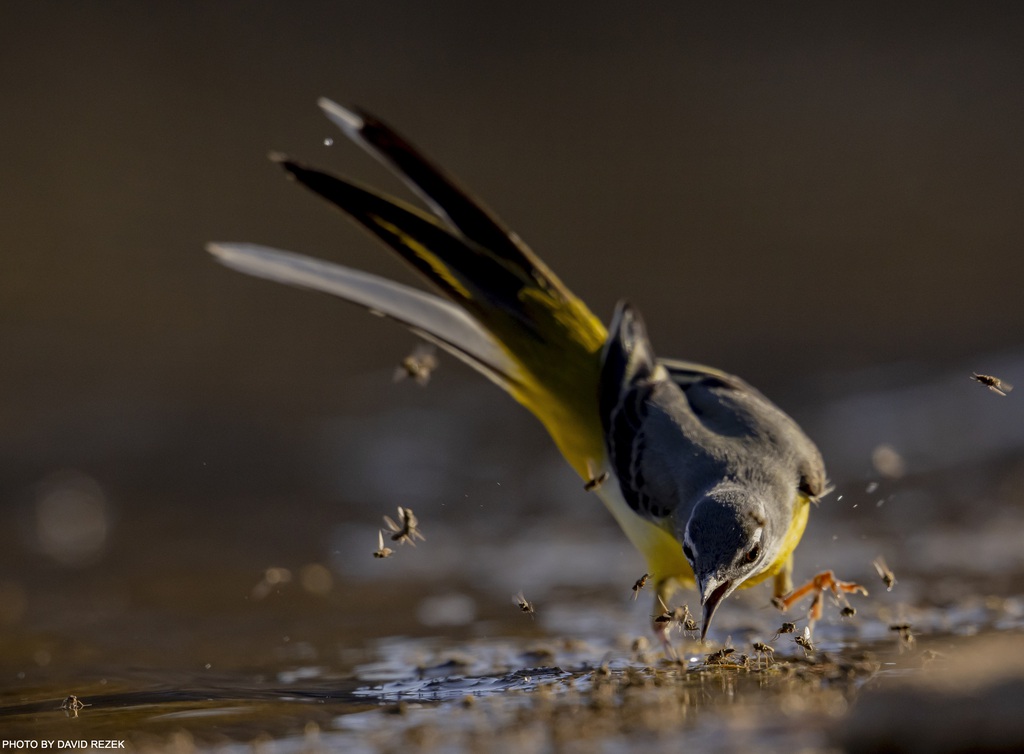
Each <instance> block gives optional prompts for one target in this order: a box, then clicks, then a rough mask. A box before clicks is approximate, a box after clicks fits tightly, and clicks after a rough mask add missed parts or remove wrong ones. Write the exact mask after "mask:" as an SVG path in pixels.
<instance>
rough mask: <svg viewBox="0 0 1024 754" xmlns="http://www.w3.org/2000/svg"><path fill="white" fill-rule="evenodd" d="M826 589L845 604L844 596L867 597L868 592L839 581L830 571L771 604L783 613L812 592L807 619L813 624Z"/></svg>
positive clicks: (848, 582)
mask: <svg viewBox="0 0 1024 754" xmlns="http://www.w3.org/2000/svg"><path fill="white" fill-rule="evenodd" d="M826 589H831V590H832V593H833V594H834V595H835V596H836V598H837V599H839V601H840V602H843V603H846V597H845V596H844V595H846V594H856V593H858V592H859V593H860V594H863V595H865V596H867V593H868V590H867V589H865V588H864V587H862V586H861V585H860V584H854V583H853V582H852V581H840V580H839V579H837V578H836V576H835V574H834V573H832V571H823V572H821V573H819V574H818V575H817V576H815V577H814V578H813V579H811V580H810V581H808V582H807V583H806V584H804V585H803V586H800V587H797V588H796V589H794V590H793V591H792V592H790V593H789V594H787V595H786V596H785V597H776V598H775V599H774V600H773V601H772V602H773V603H774V604H775V606H776V607H777V608H779V609H780V610H783V611H785V610H789V608H791V607H792V606H793V604H794V603H796V602H797V601H798V600H800V599H802V598H803V597H805V596H806V595H807V594H809V593H811V592H814V601H813V602H812V603H811V611H810V614H809V618H810V620H811V622H812V623H813V622H815V621H817V620H818V619H819V618H821V611H822V599H821V596H822V594H823V593H824V592H825V590H826Z"/></svg>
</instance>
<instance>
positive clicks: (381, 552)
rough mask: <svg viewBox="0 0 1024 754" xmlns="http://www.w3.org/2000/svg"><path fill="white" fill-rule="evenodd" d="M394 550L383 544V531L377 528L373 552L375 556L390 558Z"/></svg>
mask: <svg viewBox="0 0 1024 754" xmlns="http://www.w3.org/2000/svg"><path fill="white" fill-rule="evenodd" d="M394 552H395V551H394V550H392V549H391V548H390V547H385V546H384V532H383V531H381V530H380V529H377V549H376V550H374V552H373V557H375V558H390V557H391V556H392V555H393V554H394Z"/></svg>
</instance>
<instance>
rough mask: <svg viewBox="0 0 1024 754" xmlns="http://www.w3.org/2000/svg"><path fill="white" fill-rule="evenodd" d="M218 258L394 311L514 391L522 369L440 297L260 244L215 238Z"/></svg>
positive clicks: (210, 247) (242, 269) (276, 278)
mask: <svg viewBox="0 0 1024 754" xmlns="http://www.w3.org/2000/svg"><path fill="white" fill-rule="evenodd" d="M206 248H207V251H209V252H210V253H211V254H213V255H214V257H216V258H217V260H218V261H219V262H221V263H222V264H224V265H226V266H228V267H231V268H233V269H236V270H239V271H240V272H245V273H248V274H249V275H254V276H256V277H261V278H265V279H267V280H273V281H275V282H278V283H286V284H288V285H295V286H299V287H302V288H309V289H312V290H316V291H322V292H324V293H330V294H332V295H334V296H338V297H340V298H343V299H345V300H347V301H351V302H353V303H355V304H359V305H360V306H363V307H365V308H366V309H368V310H370V311H371V312H374V313H376V314H382V315H384V316H386V317H390V318H391V319H394V320H396V321H398V322H401V323H402V324H403V325H406V326H407V327H408V328H409V329H410V330H412V331H413V332H414V333H416V334H417V335H419V336H420V337H422V338H424V339H426V340H429V341H431V342H433V343H436V344H437V345H438V346H440V347H441V348H443V349H445V350H446V351H448V352H449V353H451V354H453V355H454V356H456V357H458V358H459V359H461V360H462V361H464V362H466V363H467V364H469V365H470V366H472V367H473V368H474V369H476V370H477V371H479V372H480V373H482V374H483V375H484V376H486V377H487V378H488V379H490V380H491V381H493V382H494V383H496V384H497V385H498V386H500V387H501V388H503V389H505V390H507V391H509V392H510V393H514V392H515V390H516V389H518V386H519V385H520V384H521V383H522V380H523V375H522V370H521V369H520V368H519V366H518V365H517V364H516V362H515V361H513V360H512V359H511V358H509V356H508V354H507V353H506V351H505V350H504V349H502V348H501V347H500V346H499V345H498V344H497V342H495V340H494V337H493V336H492V335H491V334H490V333H488V332H487V331H486V330H484V329H483V328H482V327H481V326H480V325H479V324H478V323H477V322H476V321H475V320H474V319H473V318H472V317H470V316H469V315H467V314H466V312H465V311H463V310H462V309H460V308H458V307H457V306H455V305H454V304H451V303H449V302H447V301H445V300H444V299H442V298H439V297H437V296H434V295H431V294H429V293H424V292H423V291H419V290H416V289H415V288H410V287H408V286H405V285H401V284H399V283H395V282H392V281H390V280H386V279H384V278H381V277H378V276H376V275H371V274H369V273H366V272H360V271H359V270H353V269H350V268H348V267H343V266H341V265H338V264H332V263H330V262H324V261H322V260H319V259H312V258H310V257H305V256H302V255H299V254H292V253H291V252H287V251H281V250H279V249H271V248H269V247H266V246H258V245H256V244H240V243H211V244H208V245H207V247H206Z"/></svg>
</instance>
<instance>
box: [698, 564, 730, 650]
mask: <svg viewBox="0 0 1024 754" xmlns="http://www.w3.org/2000/svg"><path fill="white" fill-rule="evenodd" d="M731 591H732V582H731V581H728V580H726V581H719V580H718V579H716V578H715V577H714V576H711V577H709V578H708V580H707V581H705V582H703V583H702V584H701V590H700V604H701V605H702V606H703V607H704V624H703V625H702V626H701V627H700V640H701V641H704V637H705V636H707V633H708V628H710V626H711V619H712V618H713V617H714V615H715V610H717V609H718V605H719V604H720V603H721V601H722V600H724V599H725V597H726V595H727V594H729V593H730V592H731Z"/></svg>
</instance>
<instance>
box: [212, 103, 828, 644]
mask: <svg viewBox="0 0 1024 754" xmlns="http://www.w3.org/2000/svg"><path fill="white" fill-rule="evenodd" d="M318 104H319V106H320V108H321V109H322V111H323V112H324V114H325V115H326V116H327V118H328V119H329V120H330V121H332V122H333V123H334V124H335V125H336V126H338V127H339V128H340V129H341V131H342V133H344V134H345V136H347V137H348V138H349V139H350V140H351V141H352V142H354V143H355V144H357V145H358V146H359V147H361V148H362V149H364V150H365V151H366V152H368V153H369V154H370V155H372V156H373V157H375V158H376V159H377V160H378V161H380V162H381V163H383V164H384V165H385V166H386V167H388V168H390V169H391V170H392V171H393V172H394V173H396V174H397V175H398V176H399V177H400V178H401V179H402V180H403V181H404V182H405V184H406V185H407V186H408V187H409V188H410V189H411V190H412V192H413V193H414V194H416V195H417V196H418V197H419V198H420V199H421V200H422V201H423V202H424V204H425V205H426V207H427V210H424V209H421V208H419V207H417V206H415V205H413V204H411V203H409V202H406V201H403V200H401V199H397V198H394V197H392V196H389V195H387V194H384V193H381V192H378V191H376V190H373V189H370V188H367V187H365V186H363V185H360V184H357V183H356V182H354V181H351V180H348V179H345V178H342V177H339V176H336V175H333V174H331V173H328V172H326V171H323V170H320V169H318V168H316V167H313V166H310V165H307V164H305V163H303V162H300V161H298V160H295V159H292V158H291V157H289V156H286V155H283V154H280V153H271V155H270V157H271V159H272V160H273V161H275V162H277V163H278V164H280V166H281V167H282V168H283V169H284V170H285V171H286V172H287V174H288V175H289V176H290V177H291V178H292V179H294V180H295V181H297V182H298V183H299V184H301V185H302V186H304V187H306V188H307V189H309V190H311V191H312V192H313V193H315V194H317V195H319V196H320V197H321V198H323V199H324V200H326V201H327V202H328V203H329V204H331V205H333V206H334V207H335V208H336V209H338V210H340V211H341V212H342V213H343V214H345V215H347V216H348V218H349V219H350V220H352V221H354V222H355V223H356V224H358V225H360V226H362V228H364V229H365V230H366V231H368V232H369V233H370V234H371V235H372V236H375V237H376V238H377V239H378V240H379V241H382V242H383V243H384V244H385V245H386V246H388V247H390V248H391V249H392V250H393V251H394V252H396V253H397V254H398V256H399V257H400V258H401V259H403V260H404V261H405V262H407V263H408V264H409V265H411V266H412V267H413V268H414V269H415V270H417V271H418V272H419V273H420V274H421V275H422V276H423V277H424V278H426V280H427V281H429V283H431V284H432V285H433V286H434V287H435V288H436V289H437V291H438V293H437V294H435V293H428V292H426V291H424V290H421V289H418V288H413V287H410V286H406V285H403V284H400V283H397V282H394V281H391V280H388V279H386V278H383V277H380V276H376V275H372V274H370V273H366V272H363V271H360V270H355V269H352V268H349V267H345V266H343V265H339V264H336V263H333V262H328V261H325V260H321V259H314V258H311V257H308V256H303V255H300V254H295V253H293V252H289V251H283V250H280V249H275V248H270V247H267V246H262V245H259V244H252V243H223V242H212V243H210V244H208V245H207V250H208V251H209V252H210V253H211V254H212V255H213V256H214V257H215V258H216V259H217V261H219V262H221V263H222V264H224V265H226V266H227V267H230V268H233V269H235V270H238V271H241V272H244V273H247V274H250V275H254V276H257V277H262V278H266V279H269V280H272V281H275V282H279V283H285V284H290V285H294V286H298V287H302V288H307V289H313V290H316V291H320V292H325V293H328V294H332V295H334V296H338V297H340V298H342V299H346V300H348V301H350V302H352V303H355V304H358V305H360V306H362V307H364V308H365V309H368V310H370V311H371V312H372V313H374V314H378V315H384V316H386V317H390V318H392V319H394V320H397V321H398V322H399V323H401V324H403V325H405V326H406V327H407V328H408V329H410V330H411V331H412V332H413V333H414V334H416V335H418V336H420V337H421V338H423V339H424V340H426V341H428V342H431V343H433V344H434V345H436V346H438V347H439V348H441V349H443V350H444V351H447V352H448V353H450V354H452V355H453V356H455V357H456V358H458V359H460V360H461V361H463V362H465V363H466V364H468V365H469V366H470V367H472V368H473V369H475V370H477V371H478V372H480V373H481V374H483V375H484V376H485V377H486V378H488V379H489V380H490V381H491V382H493V383H495V384H496V385H498V387H500V388H502V389H503V390H505V391H506V392H507V393H508V394H509V395H511V397H512V398H514V399H515V400H516V401H518V402H519V403H520V404H522V405H523V406H524V407H525V408H526V409H528V410H529V411H530V412H531V413H532V414H533V415H534V416H535V417H536V418H537V419H539V420H540V422H541V424H543V426H544V427H545V428H546V429H547V431H548V433H549V434H550V435H551V438H552V440H553V441H554V444H555V446H556V447H557V448H558V450H559V451H560V452H561V454H562V455H563V456H564V458H565V460H566V461H567V462H568V463H569V465H570V466H571V467H572V469H573V470H574V471H575V472H576V473H577V474H578V475H579V476H580V478H581V479H582V480H583V481H584V482H585V483H586V486H587V489H590V490H592V491H593V493H594V494H596V495H597V496H598V497H599V498H600V499H601V500H602V502H603V503H604V505H605V507H606V508H607V509H608V511H610V513H611V515H612V516H613V517H614V518H615V520H616V521H617V523H618V524H619V526H620V527H621V528H622V530H623V532H624V533H625V535H626V537H627V538H628V539H629V540H630V541H631V542H632V544H633V545H634V546H635V547H636V548H637V549H638V550H639V551H640V553H641V554H642V555H643V557H644V559H645V560H646V562H647V572H648V573H649V574H650V576H651V578H652V580H653V583H654V585H655V589H654V592H655V604H656V605H657V604H658V603H659V602H661V603H662V604H664V603H665V602H666V601H667V600H668V598H669V597H670V596H671V594H672V593H673V592H675V591H676V590H677V589H679V588H681V587H682V588H696V590H697V594H698V596H699V598H700V602H701V606H702V626H701V640H702V641H703V640H704V638H705V636H706V635H707V633H708V630H709V627H710V625H711V623H712V619H713V617H714V615H715V614H716V611H717V609H718V607H719V606H720V605H721V604H722V602H723V601H724V600H725V599H726V598H727V597H729V596H730V595H731V594H732V593H733V592H734V591H735V590H737V589H739V588H747V587H751V586H754V585H756V584H760V583H762V582H765V581H767V580H769V579H770V580H771V582H772V586H773V594H774V595H775V597H776V598H777V604H784V605H785V606H786V607H788V606H789V604H790V603H789V602H786V596H787V595H791V596H792V598H793V599H796V598H797V597H800V596H802V595H804V594H806V593H807V592H808V591H809V590H811V589H814V590H817V591H818V592H819V593H820V591H821V590H822V589H824V588H834V589H835V588H843V587H845V586H848V585H847V584H846V582H839V581H837V580H835V579H829V578H822V577H823V574H819V575H818V576H817V577H815V578H816V579H817V580H816V581H814V580H812V582H809V583H808V584H807V585H805V586H804V587H802V590H803V591H799V590H793V588H792V586H793V585H792V577H791V574H792V571H793V551H794V549H795V548H796V546H797V544H798V543H799V541H800V539H801V537H802V535H803V532H804V528H805V526H806V524H807V520H808V515H809V510H810V508H811V506H812V504H814V503H817V502H818V501H819V500H820V498H822V497H823V496H824V495H825V494H826V493H827V492H828V491H829V490H830V485H829V483H828V480H827V476H826V473H825V466H824V461H823V459H822V456H821V453H820V452H819V451H818V448H817V447H816V446H815V444H814V443H813V442H812V441H811V439H810V438H809V437H808V436H807V435H806V434H805V433H804V432H803V430H802V429H801V428H800V427H799V426H798V425H797V423H796V422H795V421H794V420H793V419H792V418H790V417H789V416H788V415H787V414H786V413H784V412H783V411H782V410H781V409H780V408H778V407H777V406H776V405H775V404H774V403H772V402H771V401H770V400H768V398H766V397H765V396H764V395H762V394H761V392H759V391H758V390H756V389H755V388H754V387H752V386H751V385H749V384H748V383H747V382H745V381H744V380H742V379H740V378H739V377H736V376H733V375H731V374H728V373H726V372H724V371H721V370H719V369H716V368H713V367H709V366H704V365H701V364H697V363H693V362H688V361H681V360H675V359H665V358H659V357H658V356H656V354H655V350H654V347H653V345H652V343H651V340H650V338H649V336H648V333H647V329H646V326H645V323H644V320H643V318H642V316H641V314H640V311H639V309H638V308H637V307H636V306H635V305H633V304H632V303H631V302H629V301H627V300H621V301H619V302H618V304H617V305H616V307H615V310H614V313H613V316H612V317H611V320H610V324H609V325H608V327H605V325H604V324H603V323H602V322H601V320H599V319H598V318H597V317H596V316H595V315H594V314H593V313H592V312H591V310H590V309H589V308H588V307H587V305H586V304H585V303H584V302H583V301H582V300H580V299H579V298H577V297H576V296H575V295H574V294H573V293H572V292H571V291H570V290H569V288H568V287H567V286H566V285H565V284H564V283H563V282H562V281H561V280H560V279H559V278H558V277H557V276H556V275H555V273H554V272H552V271H551V270H550V269H549V268H548V267H547V265H546V264H545V263H544V262H543V261H542V260H541V259H540V257H539V256H537V255H536V254H535V253H534V252H533V251H532V250H531V249H530V248H529V247H528V246H527V245H526V243H525V242H524V241H522V240H521V239H520V238H519V236H518V235H516V234H515V233H514V232H512V231H511V230H509V229H508V228H507V227H506V226H505V225H504V224H503V223H502V221H501V220H499V219H498V218H497V217H496V215H495V214H494V213H493V212H492V211H491V210H489V209H487V208H486V207H485V206H484V205H483V204H481V203H479V202H478V201H477V200H476V199H474V198H473V197H472V196H471V195H470V194H469V193H468V192H467V191H466V190H465V189H463V188H462V187H461V186H460V185H459V184H458V183H457V182H456V180H455V179H454V178H452V177H451V176H450V175H449V174H448V173H446V172H445V171H444V170H443V169H442V168H440V167H439V166H437V165H435V164H434V163H433V162H432V161H431V160H430V159H429V158H428V157H427V156H426V155H425V154H424V153H423V152H421V151H420V150H419V149H418V148H417V147H415V146H413V145H412V143H411V142H409V141H408V140H407V139H405V138H404V137H403V136H401V135H400V134H399V133H398V132H397V131H395V130H394V129H393V128H391V127H390V126H389V125H387V124H386V123H384V122H383V121H382V120H380V119H379V118H377V117H375V116H374V115H373V114H371V113H370V112H368V111H366V110H362V109H360V108H357V107H344V106H342V105H339V104H337V103H336V102H333V101H331V100H329V99H326V98H321V99H320V100H319V101H318ZM598 479H600V480H601V482H600V483H597V480H598ZM829 576H831V574H829ZM837 584H838V585H841V586H838V587H837V586H836V585H837ZM844 591H845V589H844ZM779 601H781V602H779ZM655 630H656V633H657V629H655ZM661 638H662V640H663V642H667V639H666V637H665V635H664V634H662V635H661Z"/></svg>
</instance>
